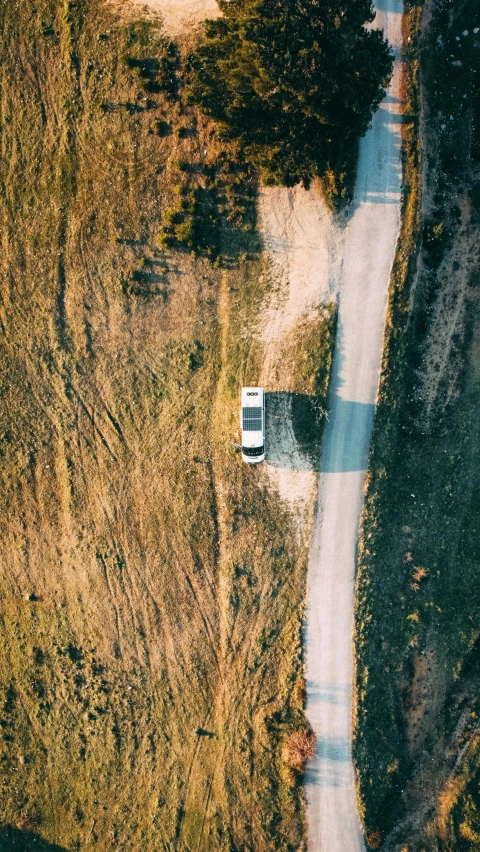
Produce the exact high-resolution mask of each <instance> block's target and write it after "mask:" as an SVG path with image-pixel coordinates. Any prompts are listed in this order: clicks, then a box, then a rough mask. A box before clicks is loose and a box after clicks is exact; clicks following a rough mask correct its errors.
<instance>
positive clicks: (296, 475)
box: [259, 185, 342, 531]
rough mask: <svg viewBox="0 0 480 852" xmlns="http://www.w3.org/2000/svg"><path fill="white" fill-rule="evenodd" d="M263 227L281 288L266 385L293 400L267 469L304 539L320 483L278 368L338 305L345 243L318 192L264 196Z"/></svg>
mask: <svg viewBox="0 0 480 852" xmlns="http://www.w3.org/2000/svg"><path fill="white" fill-rule="evenodd" d="M259 222H260V232H261V234H262V239H263V243H264V247H265V251H266V255H267V257H268V259H269V262H270V270H271V276H272V279H273V285H274V286H273V290H272V294H271V298H270V302H269V304H268V305H267V307H266V308H265V311H264V313H263V315H262V317H261V322H260V328H259V335H260V338H261V340H262V341H263V343H264V346H265V349H264V361H263V369H262V373H261V375H260V377H259V382H260V384H261V385H263V386H264V387H265V388H266V389H267V391H280V392H286V395H285V397H284V399H283V400H281V401H280V403H279V405H278V410H276V412H275V437H274V440H275V447H274V452H273V453H272V455H273V456H274V458H275V461H273V460H271V461H270V463H269V464H267V466H266V471H267V476H268V480H269V482H270V484H271V485H273V486H274V487H275V488H276V489H278V491H279V493H280V495H281V496H282V497H283V499H284V500H286V501H287V502H288V504H289V506H290V508H291V509H292V510H293V511H294V512H295V513H296V515H297V519H298V526H299V530H300V531H302V530H303V529H304V528H305V524H306V521H307V519H308V517H309V510H310V509H311V506H312V501H313V498H314V493H315V485H316V479H317V475H316V472H315V471H314V470H313V468H312V464H311V462H310V461H309V459H308V458H306V457H305V455H304V454H302V452H301V451H300V449H299V447H298V443H297V441H296V438H295V434H294V430H293V427H292V413H291V398H290V397H289V396H288V392H290V391H292V390H294V389H293V388H292V387H291V386H290V383H289V380H288V376H285V374H284V371H280V372H281V373H282V376H283V382H282V383H281V384H279V383H278V380H277V377H276V374H277V365H278V358H279V357H281V350H282V347H283V345H284V344H285V341H286V340H287V338H288V336H289V335H290V334H291V333H292V331H293V329H294V328H295V327H296V326H297V325H298V323H299V322H300V321H301V320H302V319H305V318H308V317H310V316H311V315H312V314H313V313H314V311H315V308H316V307H317V306H318V305H321V304H326V303H328V302H330V301H332V299H334V298H335V286H336V285H335V281H336V278H337V276H338V265H339V263H340V260H341V251H340V244H341V239H342V235H341V232H340V230H339V229H338V228H337V227H335V225H334V222H333V217H332V214H331V213H330V212H329V210H328V209H327V207H326V205H325V203H324V202H323V200H322V197H321V195H320V191H319V189H318V187H317V186H315V185H314V186H313V187H312V188H311V189H310V190H308V191H307V190H305V189H304V188H303V187H302V186H297V187H295V188H293V189H286V188H284V187H265V188H264V189H262V190H261V192H260V203H259ZM267 404H268V398H267ZM267 458H268V445H267Z"/></svg>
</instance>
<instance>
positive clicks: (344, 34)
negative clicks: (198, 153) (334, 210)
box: [189, 0, 392, 206]
mask: <svg viewBox="0 0 480 852" xmlns="http://www.w3.org/2000/svg"><path fill="white" fill-rule="evenodd" d="M219 6H220V8H221V10H222V13H223V14H222V17H220V18H218V19H217V20H214V21H208V22H207V23H206V25H205V38H204V41H203V43H201V44H200V45H199V46H198V47H197V48H196V49H195V50H194V51H193V52H192V55H191V57H190V64H189V76H190V96H191V99H192V101H193V102H194V103H196V104H197V105H198V107H199V109H200V110H201V112H202V113H203V114H204V115H206V116H208V117H209V118H211V119H214V120H215V122H216V123H217V124H218V126H219V131H220V133H221V135H222V136H223V137H225V138H226V139H229V140H233V141H234V142H235V143H236V145H237V146H238V149H239V151H240V152H241V156H242V158H243V159H245V160H246V161H247V162H249V163H251V164H252V165H253V166H254V167H255V168H256V169H257V171H258V172H259V174H260V176H261V178H262V180H263V182H264V183H266V184H281V185H284V186H294V185H295V184H296V183H298V182H300V181H302V182H303V183H304V184H305V186H308V185H309V184H310V182H311V181H312V180H313V178H315V177H320V178H322V180H323V185H324V190H325V195H326V197H327V198H328V200H329V202H330V203H331V204H332V205H333V206H335V205H339V204H340V203H341V202H342V201H345V200H346V199H347V198H348V193H349V188H350V185H351V180H352V173H353V171H354V166H355V159H356V152H357V142H358V139H359V137H360V136H362V135H363V134H364V133H365V131H366V130H367V127H368V125H369V122H370V119H371V117H372V114H373V113H374V112H375V110H376V108H377V107H378V104H379V103H380V101H381V100H382V98H383V96H384V93H385V92H384V86H385V84H386V82H387V81H388V79H389V76H390V73H391V69H392V57H391V54H390V50H389V47H388V44H387V42H386V41H385V40H384V38H383V35H382V33H381V31H380V30H367V29H365V28H364V26H363V25H364V24H365V23H366V22H369V21H372V20H373V15H374V13H373V11H372V7H371V5H370V3H369V2H368V0H366V1H365V2H364V1H363V0H362V2H337V0H333V2H329V3H323V4H321V5H319V4H318V3H316V2H311V0H308V2H304V3H302V4H299V3H298V2H296V0H287V2H284V3H282V4H272V3H270V2H268V0H261V2H258V0H246V2H241V3H239V2H230V0H219Z"/></svg>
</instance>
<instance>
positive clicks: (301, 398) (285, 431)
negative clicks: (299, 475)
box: [265, 391, 323, 470]
mask: <svg viewBox="0 0 480 852" xmlns="http://www.w3.org/2000/svg"><path fill="white" fill-rule="evenodd" d="M322 431H323V421H322V418H321V417H320V415H319V412H318V404H317V400H316V397H314V396H309V395H308V394H303V393H291V392H289V391H273V392H272V391H271V392H266V393H265V433H266V438H265V443H266V459H267V461H268V463H269V464H271V465H272V467H278V468H284V469H288V470H318V469H319V464H320V444H321V439H322Z"/></svg>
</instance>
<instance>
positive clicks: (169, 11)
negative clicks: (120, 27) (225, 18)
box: [113, 0, 220, 37]
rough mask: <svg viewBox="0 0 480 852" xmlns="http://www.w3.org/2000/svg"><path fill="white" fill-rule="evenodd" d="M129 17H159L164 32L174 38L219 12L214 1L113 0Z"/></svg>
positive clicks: (216, 15)
mask: <svg viewBox="0 0 480 852" xmlns="http://www.w3.org/2000/svg"><path fill="white" fill-rule="evenodd" d="M113 2H115V5H116V6H117V8H121V9H122V11H124V12H126V13H127V14H129V15H135V16H138V15H140V14H141V15H142V16H143V17H145V16H148V15H150V16H151V15H153V16H155V17H159V18H160V20H161V22H162V25H163V28H164V30H165V32H167V33H168V34H169V35H170V36H172V37H174V36H177V35H179V34H180V33H184V32H188V30H189V29H190V28H191V27H192V26H196V25H198V24H199V23H200V22H201V21H203V20H205V18H216V17H218V15H219V14H220V10H219V8H218V6H217V4H216V2H215V0H113Z"/></svg>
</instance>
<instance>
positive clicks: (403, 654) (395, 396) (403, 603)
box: [354, 0, 480, 852]
mask: <svg viewBox="0 0 480 852" xmlns="http://www.w3.org/2000/svg"><path fill="white" fill-rule="evenodd" d="M475 11H476V7H475V4H474V3H472V2H471V0H464V2H462V3H456V4H454V3H451V2H449V0H447V2H436V0H433V2H429V3H428V4H426V7H425V9H424V15H425V25H424V27H423V29H420V20H421V14H420V13H421V7H418V6H411V7H410V8H409V9H408V15H407V23H406V28H407V30H406V36H407V40H406V43H407V67H406V80H405V97H406V105H407V106H406V124H405V126H404V175H405V188H404V197H403V218H402V230H401V235H400V242H399V247H398V251H397V257H396V261H395V265H394V269H393V274H392V282H391V291H390V303H389V312H388V320H387V329H386V338H385V353H384V362H383V370H382V379H381V386H380V397H379V407H378V411H377V416H376V422H375V428H374V437H373V446H372V452H371V458H370V469H369V475H368V482H367V495H366V503H365V510H364V515H363V524H362V532H361V540H360V548H359V564H358V576H357V593H356V611H355V622H356V636H355V651H356V684H355V690H356V708H355V720H354V727H355V731H354V759H355V764H356V768H357V772H358V785H359V797H360V808H361V815H362V819H363V822H364V826H365V830H366V836H367V840H368V841H369V843H370V846H371V848H383V849H391V848H398V849H400V848H401V849H402V850H405V852H413V850H420V849H421V850H425V852H430V850H431V852H433V850H435V852H440V851H441V852H447V850H448V852H454V850H455V852H457V850H463V849H465V850H467V849H474V848H476V847H477V845H478V842H479V839H480V834H479V832H478V826H479V814H480V811H479V807H480V801H479V798H478V780H479V777H480V774H479V773H480V770H479V767H480V745H479V734H478V719H479V712H480V708H479V706H478V695H479V686H480V682H479V672H480V669H479V637H480V608H479V598H478V595H476V594H475V593H474V589H475V588H476V585H477V581H478V547H477V542H478V529H479V524H480V517H479V505H480V504H479V502H478V491H479V484H480V482H479V480H480V455H479V447H480V419H479V412H478V404H477V401H478V393H479V390H480V384H479V383H480V360H479V346H478V324H479V320H480V314H479V300H478V296H479V285H480V278H479V275H480V273H479V268H480V264H479V253H478V227H479V221H480V219H479V216H480V210H479V205H478V199H477V195H478V192H477V187H478V185H479V178H480V114H479V112H478V104H479V102H480V101H479V89H478V85H479V81H478V68H479V51H480V39H479V35H480V33H479V31H478V28H477V30H476V31H475V27H476V26H477V23H478V22H477V21H476V18H475ZM420 98H421V100H422V111H421V113H420V109H419V106H420ZM420 140H421V141H422V151H423V183H422V186H423V188H424V191H423V194H422V198H421V199H420V186H421V178H422V174H421V162H420V156H419V152H420ZM420 202H421V203H420Z"/></svg>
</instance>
